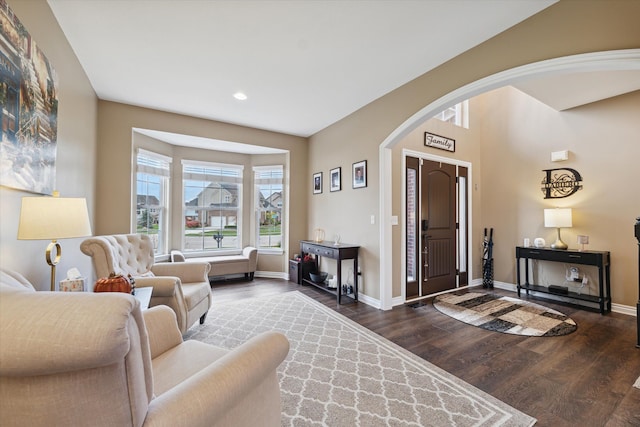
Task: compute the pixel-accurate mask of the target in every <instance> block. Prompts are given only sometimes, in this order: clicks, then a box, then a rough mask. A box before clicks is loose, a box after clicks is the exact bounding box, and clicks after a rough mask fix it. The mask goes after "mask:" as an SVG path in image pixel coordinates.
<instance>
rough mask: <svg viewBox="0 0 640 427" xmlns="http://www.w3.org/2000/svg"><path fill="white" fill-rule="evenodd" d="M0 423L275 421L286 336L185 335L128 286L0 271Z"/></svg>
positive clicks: (164, 311) (237, 424) (209, 424)
mask: <svg viewBox="0 0 640 427" xmlns="http://www.w3.org/2000/svg"><path fill="white" fill-rule="evenodd" d="M0 343H1V345H0V425H2V426H3V427H9V426H30V427H40V426H42V427H44V426H47V427H48V426H92V427H103V426H104V427H108V426H119V427H143V426H144V427H151V426H189V427H214V426H220V427H222V426H226V427H228V426H234V427H253V426H267V427H276V426H278V427H279V426H280V422H281V421H280V418H281V415H280V414H281V401H280V388H279V383H278V376H277V372H276V368H277V367H278V365H279V364H280V363H281V362H282V361H283V360H284V358H285V357H286V356H287V353H288V350H289V342H288V341H287V339H286V338H285V337H284V335H282V334H279V333H277V332H264V333H262V334H261V335H258V336H256V337H254V338H252V339H250V340H248V341H247V342H245V343H244V344H242V345H240V346H239V347H237V348H235V349H233V350H226V349H223V348H219V347H214V346H211V345H208V344H205V343H202V342H199V341H195V340H188V341H183V340H182V336H181V334H180V331H179V330H178V328H177V324H176V317H175V314H174V312H173V311H172V310H171V309H169V308H168V307H165V306H158V307H153V308H151V309H149V310H144V311H141V310H140V303H139V302H138V300H136V299H135V298H133V297H132V296H131V295H127V294H123V293H118V292H107V293H100V294H94V293H89V292H36V291H35V290H34V289H33V287H32V286H31V285H30V284H29V283H28V282H27V281H26V279H24V277H22V276H21V275H20V274H18V273H15V272H8V271H3V270H0Z"/></svg>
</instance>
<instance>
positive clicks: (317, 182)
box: [312, 172, 322, 194]
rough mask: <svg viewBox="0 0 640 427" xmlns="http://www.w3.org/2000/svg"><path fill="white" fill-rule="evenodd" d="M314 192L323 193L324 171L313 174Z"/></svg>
mask: <svg viewBox="0 0 640 427" xmlns="http://www.w3.org/2000/svg"><path fill="white" fill-rule="evenodd" d="M312 183H313V194H320V193H322V172H316V173H314V174H313V182H312Z"/></svg>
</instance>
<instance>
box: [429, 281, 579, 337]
mask: <svg viewBox="0 0 640 427" xmlns="http://www.w3.org/2000/svg"><path fill="white" fill-rule="evenodd" d="M433 306H434V307H435V308H436V309H437V310H438V311H440V312H441V313H444V314H446V315H447V316H450V317H453V318H454V319H457V320H460V321H461V322H464V323H467V324H469V325H473V326H477V327H479V328H482V329H487V330H489V331H496V332H504V333H506V334H513V335H524V336H533V337H557V336H561V335H567V334H570V333H572V332H573V331H575V330H576V329H578V326H577V325H576V322H574V321H573V320H572V319H571V318H569V317H567V316H565V315H564V314H562V313H560V312H558V311H555V310H552V309H550V308H547V307H544V306H542V305H539V304H535V303H532V302H529V301H523V300H521V299H518V298H511V297H505V296H499V295H494V294H488V293H477V292H468V293H465V294H460V295H457V294H455V293H452V294H443V295H439V296H437V297H436V298H435V299H434V300H433Z"/></svg>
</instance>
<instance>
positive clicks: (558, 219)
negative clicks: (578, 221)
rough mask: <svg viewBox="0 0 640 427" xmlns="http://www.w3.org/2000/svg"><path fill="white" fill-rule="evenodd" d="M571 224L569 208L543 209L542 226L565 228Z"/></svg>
mask: <svg viewBox="0 0 640 427" xmlns="http://www.w3.org/2000/svg"><path fill="white" fill-rule="evenodd" d="M572 225H573V223H572V221H571V208H556V209H545V210H544V226H545V227H550V228H567V227H571V226H572Z"/></svg>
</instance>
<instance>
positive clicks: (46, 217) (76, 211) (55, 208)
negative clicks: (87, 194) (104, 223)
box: [18, 192, 91, 291]
mask: <svg viewBox="0 0 640 427" xmlns="http://www.w3.org/2000/svg"><path fill="white" fill-rule="evenodd" d="M90 235H91V224H90V223H89V212H88V210H87V201H86V200H85V199H84V198H68V197H57V192H55V193H54V196H53V197H48V196H43V197H23V198H22V207H21V209H20V224H19V225H18V240H51V243H49V245H48V246H47V251H46V253H45V256H46V260H47V264H49V265H50V266H51V291H55V289H56V265H57V264H58V262H60V257H61V256H62V248H61V247H60V244H59V243H58V242H57V240H58V239H72V238H75V237H86V236H90Z"/></svg>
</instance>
